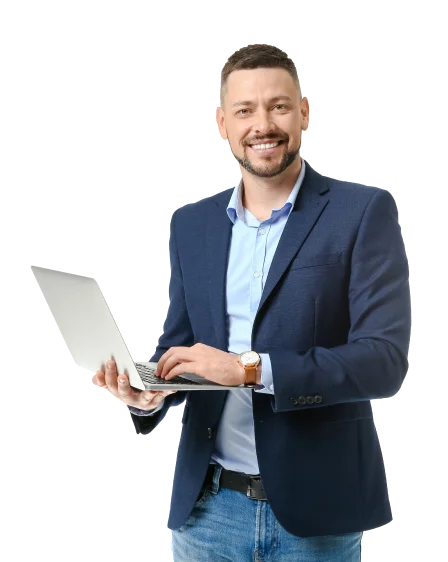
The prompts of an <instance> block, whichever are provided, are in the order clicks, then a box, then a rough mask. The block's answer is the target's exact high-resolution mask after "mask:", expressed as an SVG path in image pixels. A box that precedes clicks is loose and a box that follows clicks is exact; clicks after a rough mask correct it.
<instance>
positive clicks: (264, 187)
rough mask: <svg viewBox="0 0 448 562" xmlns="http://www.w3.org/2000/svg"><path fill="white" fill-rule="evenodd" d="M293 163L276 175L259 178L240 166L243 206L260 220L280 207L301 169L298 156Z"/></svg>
mask: <svg viewBox="0 0 448 562" xmlns="http://www.w3.org/2000/svg"><path fill="white" fill-rule="evenodd" d="M296 161H297V165H296V162H294V163H293V165H291V166H288V168H287V169H286V170H285V171H284V172H282V173H281V174H280V175H278V176H274V177H273V178H261V177H259V176H254V175H253V174H250V173H249V172H248V171H247V170H246V169H244V168H241V173H242V176H243V193H242V202H243V207H245V208H246V209H247V210H248V211H250V212H251V213H252V214H253V215H254V216H255V217H257V220H259V221H260V222H262V221H264V220H266V219H267V218H269V217H270V216H271V212H272V209H280V208H281V207H283V205H284V204H285V202H286V200H287V199H288V197H289V195H290V194H291V191H292V190H293V188H294V185H295V183H296V181H297V178H298V177H299V174H300V170H301V169H302V162H301V158H300V156H299V157H298V158H297V160H296Z"/></svg>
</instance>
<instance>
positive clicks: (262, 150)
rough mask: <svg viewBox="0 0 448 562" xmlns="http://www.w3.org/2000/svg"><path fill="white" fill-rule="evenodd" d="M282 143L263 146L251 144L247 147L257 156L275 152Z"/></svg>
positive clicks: (277, 142)
mask: <svg viewBox="0 0 448 562" xmlns="http://www.w3.org/2000/svg"><path fill="white" fill-rule="evenodd" d="M281 143H282V141H276V142H270V143H265V144H252V145H249V146H250V148H251V149H252V150H254V151H255V152H257V153H258V154H271V153H273V152H275V151H276V150H277V147H278V146H279V145H280V144H281Z"/></svg>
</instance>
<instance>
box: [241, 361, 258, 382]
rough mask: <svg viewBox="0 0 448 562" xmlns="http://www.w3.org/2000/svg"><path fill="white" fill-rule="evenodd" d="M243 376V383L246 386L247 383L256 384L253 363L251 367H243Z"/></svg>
mask: <svg viewBox="0 0 448 562" xmlns="http://www.w3.org/2000/svg"><path fill="white" fill-rule="evenodd" d="M244 372H245V378H244V384H245V385H246V386H247V385H248V384H257V365H253V366H252V367H246V366H245V367H244Z"/></svg>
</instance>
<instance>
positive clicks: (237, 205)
mask: <svg viewBox="0 0 448 562" xmlns="http://www.w3.org/2000/svg"><path fill="white" fill-rule="evenodd" d="M300 160H301V162H302V166H301V168H300V174H299V176H298V178H297V180H296V183H295V184H294V187H293V188H292V191H291V193H290V194H289V197H288V199H287V200H286V201H285V204H284V205H283V207H281V209H272V213H271V218H273V217H275V216H277V215H280V214H283V213H286V212H287V213H288V215H289V213H290V212H291V211H292V208H293V207H294V203H295V202H296V199H297V195H298V193H299V189H300V187H301V185H302V182H303V178H304V176H305V160H303V158H301V159H300ZM242 184H243V179H242V178H241V180H240V182H239V184H238V185H237V186H235V187H234V188H233V192H232V196H231V198H230V201H229V204H228V205H227V209H226V211H227V215H228V217H229V219H230V220H231V221H232V222H233V224H235V222H236V218H237V217H238V219H239V220H241V221H243V222H246V218H245V209H244V207H243V201H242Z"/></svg>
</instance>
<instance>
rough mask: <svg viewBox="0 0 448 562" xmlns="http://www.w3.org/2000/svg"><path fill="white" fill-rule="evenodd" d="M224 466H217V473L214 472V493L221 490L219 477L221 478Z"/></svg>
mask: <svg viewBox="0 0 448 562" xmlns="http://www.w3.org/2000/svg"><path fill="white" fill-rule="evenodd" d="M221 472H222V466H219V465H216V466H215V473H214V474H213V483H212V490H211V492H212V494H217V493H218V490H219V479H220V478H221Z"/></svg>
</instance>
